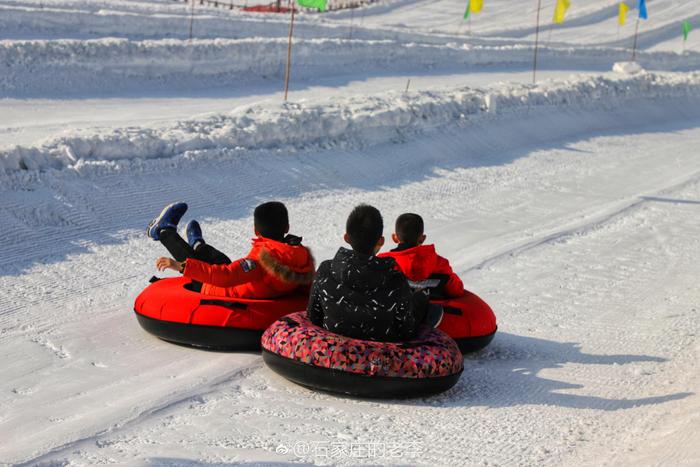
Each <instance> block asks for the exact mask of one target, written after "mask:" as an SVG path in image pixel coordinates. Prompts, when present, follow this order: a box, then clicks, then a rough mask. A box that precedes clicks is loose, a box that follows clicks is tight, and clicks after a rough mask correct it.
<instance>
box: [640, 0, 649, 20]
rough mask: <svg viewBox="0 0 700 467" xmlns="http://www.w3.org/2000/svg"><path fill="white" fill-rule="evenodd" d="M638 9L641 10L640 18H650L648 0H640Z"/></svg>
mask: <svg viewBox="0 0 700 467" xmlns="http://www.w3.org/2000/svg"><path fill="white" fill-rule="evenodd" d="M637 9H638V10H639V18H640V19H647V18H649V15H648V14H647V2H646V0H639V5H637Z"/></svg>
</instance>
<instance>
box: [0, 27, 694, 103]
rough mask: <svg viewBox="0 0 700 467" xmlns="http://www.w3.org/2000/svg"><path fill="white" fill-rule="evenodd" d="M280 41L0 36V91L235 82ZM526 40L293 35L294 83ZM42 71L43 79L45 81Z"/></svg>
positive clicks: (527, 60) (263, 62) (74, 91)
mask: <svg viewBox="0 0 700 467" xmlns="http://www.w3.org/2000/svg"><path fill="white" fill-rule="evenodd" d="M286 51H287V39H286V38H256V39H238V40H237V39H214V40H196V41H194V42H192V43H189V42H187V41H181V40H176V39H163V40H158V41H130V40H127V39H115V38H111V39H98V40H87V41H80V40H56V41H45V40H33V41H3V42H0V97H29V96H33V97H38V96H47V97H50V96H56V95H59V96H60V95H79V96H86V95H91V94H98V95H102V96H103V95H118V94H122V93H124V92H151V91H153V92H160V93H162V92H163V90H164V89H165V90H168V91H176V90H184V89H186V90H193V89H212V88H223V87H231V86H240V85H241V84H243V83H251V82H259V81H260V80H261V79H266V78H270V77H275V78H276V79H279V78H281V76H282V75H283V68H284V63H285V60H286ZM540 58H541V60H540V62H541V64H542V65H543V66H544V67H547V66H555V65H556V67H558V68H559V69H566V68H578V69H591V68H593V69H599V70H609V69H610V66H611V64H612V63H613V62H615V61H620V60H624V59H626V58H627V52H626V51H624V50H621V49H600V48H587V49H581V48H568V47H562V48H556V47H543V48H542V49H541V51H540ZM531 61H532V46H529V45H524V46H482V45H473V46H471V45H466V44H457V43H452V44H446V45H433V44H418V43H398V42H396V41H389V40H382V41H375V40H351V41H349V40H344V39H308V40H307V39H298V40H297V41H296V43H295V47H294V69H293V76H294V79H295V80H307V79H308V80H311V79H314V78H315V77H317V76H324V77H329V76H338V75H355V76H357V70H362V72H363V74H368V75H369V74H373V73H375V74H376V73H385V72H391V71H394V72H399V71H409V70H410V71H412V72H416V70H420V69H423V70H433V69H449V70H455V69H460V70H463V69H464V68H468V69H479V70H483V68H484V67H511V68H512V67H522V68H527V67H530V66H531ZM639 62H640V63H641V64H642V65H643V66H644V67H645V68H647V69H662V70H675V69H679V68H682V69H686V68H687V67H692V66H695V67H700V54H698V53H693V54H689V55H686V56H684V57H680V56H678V55H676V54H671V53H664V52H656V53H640V55H639ZM46 77H51V79H50V80H47V78H46Z"/></svg>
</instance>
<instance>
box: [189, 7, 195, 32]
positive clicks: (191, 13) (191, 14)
mask: <svg viewBox="0 0 700 467" xmlns="http://www.w3.org/2000/svg"><path fill="white" fill-rule="evenodd" d="M194 2H195V0H192V8H190V42H192V27H193V25H194Z"/></svg>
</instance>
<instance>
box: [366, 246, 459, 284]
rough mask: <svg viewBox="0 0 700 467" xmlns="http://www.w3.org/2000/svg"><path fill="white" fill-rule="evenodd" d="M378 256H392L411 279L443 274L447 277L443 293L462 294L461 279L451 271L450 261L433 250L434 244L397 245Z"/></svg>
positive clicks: (419, 279)
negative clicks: (411, 246)
mask: <svg viewBox="0 0 700 467" xmlns="http://www.w3.org/2000/svg"><path fill="white" fill-rule="evenodd" d="M379 256H383V257H391V258H394V259H395V260H396V265H397V267H398V269H399V270H400V271H401V272H403V274H404V275H405V276H406V278H407V279H408V280H411V281H424V280H426V279H428V278H429V277H430V276H431V275H433V274H445V275H447V276H449V278H448V280H447V283H446V284H445V287H444V289H443V290H444V293H445V294H446V295H448V296H450V297H461V296H462V295H464V284H462V279H460V278H459V276H458V275H457V274H455V273H454V272H453V271H452V267H451V266H450V262H449V261H447V260H446V259H445V258H443V257H442V256H440V255H438V254H437V253H436V252H435V245H418V246H415V247H413V248H405V249H402V248H401V247H399V248H397V249H396V250H392V251H387V252H386V253H381V254H380V255H379Z"/></svg>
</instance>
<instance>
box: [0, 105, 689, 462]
mask: <svg viewBox="0 0 700 467" xmlns="http://www.w3.org/2000/svg"><path fill="white" fill-rule="evenodd" d="M691 107H692V106H691ZM683 108H684V107H682V106H681V105H680V103H675V102H648V103H644V102H640V103H633V104H631V107H630V108H628V109H620V110H617V111H601V112H595V111H581V110H573V109H569V110H563V111H559V112H557V113H556V114H551V113H544V112H542V113H535V114H534V115H530V116H529V117H528V119H526V121H524V119H522V118H520V117H518V116H514V117H507V118H504V119H503V120H501V121H498V124H497V125H494V124H493V123H490V122H482V123H477V124H474V125H471V126H467V127H460V126H457V127H454V128H447V129H443V130H441V131H439V132H436V133H433V134H430V135H427V136H426V137H424V138H421V139H419V140H414V141H408V142H405V143H392V144H386V145H382V146H379V147H373V148H367V149H365V150H354V151H342V150H331V151H324V152H319V153H295V154H275V153H268V154H264V155H260V154H258V155H255V156H252V155H251V156H241V157H237V158H234V159H226V160H221V161H219V162H201V163H199V164H190V165H187V164H185V165H182V166H178V165H177V164H173V167H171V168H167V169H166V168H161V169H160V170H158V171H157V172H149V171H145V172H144V173H128V174H123V175H118V174H117V175H110V176H104V177H99V176H97V177H94V178H90V177H84V178H82V177H76V176H74V175H70V174H67V173H56V174H52V175H46V177H48V178H47V179H45V180H43V181H41V182H36V183H42V184H43V185H42V186H41V187H39V186H38V185H37V184H36V183H35V184H34V185H32V183H31V182H29V183H28V185H25V187H24V189H23V190H20V191H17V192H14V194H12V193H8V192H5V193H4V194H3V196H2V198H0V209H1V210H2V212H3V218H6V219H14V221H15V222H16V223H17V225H18V227H17V228H14V229H13V230H11V231H10V232H9V233H8V235H7V236H6V238H7V239H8V241H9V242H10V248H8V249H7V250H6V251H3V252H2V253H0V254H1V255H2V257H0V261H1V262H2V264H3V265H5V266H6V269H5V268H4V269H3V275H2V276H0V287H1V288H2V290H3V292H4V293H3V296H2V297H0V310H2V312H1V313H0V355H1V356H2V360H3V361H4V362H12V363H11V364H9V365H7V366H6V367H4V368H3V370H4V371H3V375H4V378H3V381H2V383H0V409H1V410H0V414H2V415H0V432H2V433H3V439H4V440H6V442H5V443H3V444H2V445H0V461H6V462H32V461H35V460H53V461H55V460H62V459H65V460H68V461H69V462H72V463H74V464H78V465H80V464H90V463H95V462H99V461H108V460H115V461H120V462H130V463H135V462H143V461H146V460H149V459H150V460H153V461H156V462H157V463H168V462H173V463H175V464H177V463H182V462H185V461H194V462H204V463H207V462H214V463H215V462H233V461H236V460H243V459H245V460H251V459H252V460H260V461H293V460H302V461H308V462H313V461H316V462H323V461H324V459H322V458H317V457H314V456H313V455H312V453H311V452H305V451H304V452H301V455H300V456H297V454H299V452H297V451H294V449H293V448H294V445H295V443H296V442H297V441H303V442H305V443H310V442H312V441H314V442H317V443H318V444H317V445H318V446H323V445H324V443H326V445H327V444H328V443H330V442H332V441H337V440H340V441H341V442H347V443H351V442H353V441H354V442H357V443H365V444H367V443H370V444H371V443H384V444H385V447H387V448H397V447H400V448H401V449H404V451H405V453H409V451H410V452H413V453H414V454H417V457H411V456H410V455H408V454H406V455H405V456H404V458H403V461H404V462H423V463H426V464H431V465H454V464H456V463H462V462H464V460H465V459H466V460H467V462H469V463H480V462H483V461H491V462H494V463H499V464H516V465H517V464H523V465H524V464H533V463H536V464H561V463H564V464H566V463H571V462H573V461H579V460H580V461H588V462H595V461H597V460H599V459H596V458H591V457H586V456H590V453H591V452H593V451H596V450H598V449H602V450H604V452H606V453H607V452H612V453H614V454H615V455H617V456H619V460H620V461H624V460H625V459H627V457H626V455H627V452H628V451H626V450H627V449H637V448H638V447H639V446H641V445H642V444H644V443H645V440H646V439H647V437H648V436H649V435H648V433H647V430H651V429H657V430H663V428H662V427H665V426H667V423H668V422H667V419H666V414H667V413H677V412H682V411H683V408H684V407H686V404H691V402H690V401H693V400H695V397H696V396H694V395H691V393H695V392H697V390H698V386H697V381H696V380H693V379H692V377H693V376H694V375H695V374H697V367H696V365H697V363H696V360H695V359H694V354H693V352H694V346H695V345H696V338H695V334H697V330H698V321H697V319H698V318H697V311H696V309H695V308H694V306H695V304H696V303H698V298H700V297H699V296H698V291H697V290H696V289H695V284H696V277H697V274H698V272H699V271H698V267H697V264H700V256H699V254H700V249H699V248H698V246H699V245H698V240H697V239H698V233H699V230H700V227H699V226H698V223H697V220H696V219H697V216H695V215H694V213H695V212H696V211H697V209H698V204H697V200H698V199H700V188H699V186H698V177H699V175H698V174H699V173H700V172H699V171H700V161H698V159H697V157H696V153H695V152H694V151H695V148H696V147H697V146H698V144H700V116H699V115H696V114H694V113H693V112H692V111H687V112H686V113H682V109H683ZM643 125H646V126H643ZM573 129H576V130H577V131H573ZM504 135H508V137H504ZM557 135H559V136H557ZM263 156H264V157H263ZM222 174H223V176H222ZM261 174H265V176H261ZM9 194H12V196H8V195H9ZM178 198H183V199H186V200H187V201H188V202H190V204H191V208H190V209H191V212H190V213H188V215H187V217H188V218H190V216H197V217H199V218H200V219H202V220H203V227H204V229H205V234H206V235H207V238H208V239H209V240H210V241H211V242H212V243H213V244H216V245H221V246H222V247H223V248H224V249H225V250H226V251H227V252H231V253H232V254H236V253H238V254H241V253H243V252H244V251H245V250H246V245H247V242H248V239H249V236H250V235H249V233H248V232H249V231H250V222H251V220H250V214H251V210H252V208H253V207H254V206H255V205H256V204H257V203H258V202H259V201H260V200H262V199H269V198H278V199H282V200H284V201H286V202H288V204H289V207H290V211H291V216H292V222H293V230H294V231H295V232H296V233H299V234H301V235H303V236H304V237H305V241H306V243H307V244H309V245H310V246H311V247H312V248H313V250H314V253H315V255H316V257H317V259H319V260H322V259H324V258H327V257H329V256H330V255H331V254H332V253H333V252H334V250H335V248H337V246H338V242H339V239H340V235H341V233H342V227H343V223H344V218H345V215H346V214H347V212H348V211H349V209H350V208H351V207H352V206H353V205H355V204H356V203H359V202H363V201H364V202H370V203H373V204H376V205H377V206H379V207H381V209H382V211H383V213H384V215H385V218H386V220H387V224H390V223H391V220H392V219H393V218H394V217H395V216H396V215H397V214H399V213H400V212H403V211H405V210H407V209H410V210H414V211H417V212H419V213H421V214H422V215H424V217H425V218H426V221H427V225H428V234H429V235H430V237H431V239H433V240H434V241H435V242H436V243H437V244H438V249H439V251H440V252H441V253H443V254H444V255H446V256H448V257H450V259H451V260H452V262H453V264H454V266H455V267H456V269H457V270H458V271H460V272H461V273H462V275H463V278H464V279H465V284H467V287H468V288H470V289H472V290H474V291H475V292H477V293H478V294H480V295H482V296H484V298H485V299H487V300H488V301H489V302H491V303H492V304H493V306H494V309H495V310H496V312H497V314H498V317H499V324H500V330H501V333H500V334H499V336H498V338H497V339H496V340H495V341H494V343H493V345H492V346H491V347H490V348H488V349H486V350H485V351H484V352H482V353H481V354H479V355H476V356H474V357H472V358H470V359H469V360H468V361H467V370H466V371H465V375H464V376H463V378H462V380H461V381H460V383H459V385H458V386H457V387H456V388H455V389H454V390H452V391H450V392H448V393H447V394H445V395H443V396H438V397H436V398H432V399H427V400H422V401H412V402H401V403H397V402H394V403H378V402H364V401H354V400H349V399H338V398H334V397H330V396H326V395H320V394H315V393H311V392H309V391H306V390H304V389H301V388H298V387H296V386H293V385H290V384H288V383H286V382H284V381H283V380H281V379H279V378H277V377H276V376H275V375H274V374H272V373H271V372H269V371H268V370H267V369H265V368H264V367H262V364H261V362H260V358H259V356H257V355H253V354H243V355H239V354H221V353H206V352H198V351H194V350H190V349H186V348H182V347H175V346H172V345H168V344H165V343H162V342H160V341H157V340H156V339H153V338H151V337H150V336H148V335H147V334H145V333H144V332H143V331H142V330H141V329H140V328H139V327H138V325H137V324H136V322H135V320H134V319H133V316H132V313H131V305H132V302H133V299H134V297H135V295H136V294H137V293H138V291H139V289H140V288H141V287H142V286H143V285H144V284H145V280H146V279H147V278H148V277H150V275H152V274H153V273H154V270H153V266H152V263H153V260H154V259H155V257H156V256H158V255H160V254H162V249H161V248H160V247H159V246H158V245H157V244H154V243H153V242H150V241H148V240H146V239H145V238H144V236H143V233H142V232H143V230H142V229H143V226H144V225H145V223H147V221H148V220H149V218H150V216H151V215H152V214H153V213H155V212H157V211H158V210H159V208H160V206H162V205H163V204H164V203H166V202H170V201H173V200H174V199H178ZM20 200H21V202H20ZM319 213H323V215H322V216H321V217H319ZM20 224H21V226H20ZM10 225H13V224H10ZM31 225H43V227H42V228H43V230H42V231H41V234H40V235H33V236H32V237H31V244H30V245H27V244H26V243H27V242H26V240H23V238H24V239H26V238H27V237H26V236H24V237H23V236H22V235H21V234H22V232H23V231H24V230H23V229H29V228H30V226H31ZM387 230H388V229H387ZM524 246H525V247H526V248H524ZM487 260H488V261H487ZM480 265H481V266H480ZM479 266H480V267H479ZM300 421H303V422H300ZM411 439H415V440H420V444H418V445H413V444H411V445H408V446H407V445H405V442H406V440H411ZM348 445H349V444H348ZM309 446H311V445H310V444H309ZM278 448H279V449H278ZM285 448H286V449H288V452H286V453H285V452H284V451H285ZM301 448H303V446H302V447H301ZM301 448H300V449H301ZM417 451H419V452H417ZM597 452H600V451H597ZM409 454H410V453H409ZM684 459H685V457H684ZM332 460H333V461H335V462H345V463H357V462H362V461H363V459H358V458H354V457H351V456H346V457H344V458H339V459H332ZM364 461H366V462H375V463H377V462H379V463H382V462H398V461H399V460H397V459H394V458H391V457H390V456H385V457H374V458H370V459H364Z"/></svg>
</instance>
